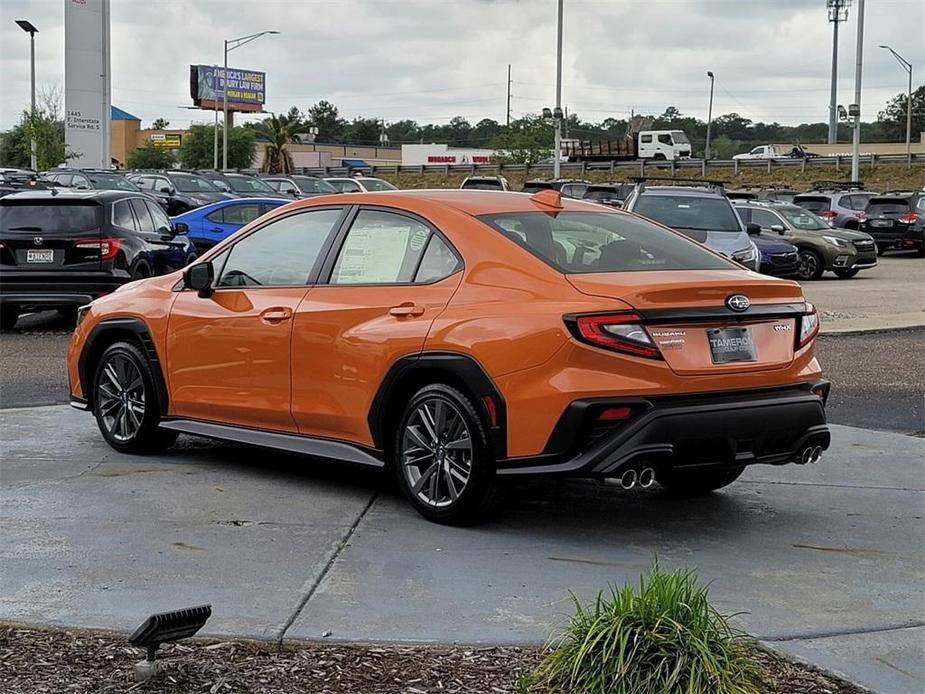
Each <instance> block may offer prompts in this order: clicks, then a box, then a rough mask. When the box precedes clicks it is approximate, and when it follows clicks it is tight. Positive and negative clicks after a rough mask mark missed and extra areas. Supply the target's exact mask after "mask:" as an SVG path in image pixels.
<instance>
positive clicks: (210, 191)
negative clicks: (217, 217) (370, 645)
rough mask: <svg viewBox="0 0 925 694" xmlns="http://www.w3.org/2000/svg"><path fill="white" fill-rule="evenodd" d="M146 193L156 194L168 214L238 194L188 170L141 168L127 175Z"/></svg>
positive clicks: (188, 209)
mask: <svg viewBox="0 0 925 694" xmlns="http://www.w3.org/2000/svg"><path fill="white" fill-rule="evenodd" d="M127 178H128V180H130V181H131V182H132V183H134V184H135V185H137V186H138V187H139V188H141V190H142V191H143V192H145V193H147V194H148V195H152V196H154V197H155V198H157V200H158V202H160V203H161V206H162V207H163V208H164V209H165V210H167V214H169V215H170V216H171V217H173V216H175V215H178V214H183V213H184V212H189V211H190V210H193V209H195V208H197V207H202V206H203V205H209V204H211V203H213V202H218V201H219V200H228V199H230V198H235V197H238V196H236V195H231V194H230V193H225V192H223V191H222V190H221V189H220V188H218V187H217V186H215V184H213V183H212V182H211V181H209V180H207V179H205V178H203V177H202V176H200V175H199V174H197V173H193V172H191V171H171V170H164V171H140V172H133V173H130V174H129V175H128V176H127Z"/></svg>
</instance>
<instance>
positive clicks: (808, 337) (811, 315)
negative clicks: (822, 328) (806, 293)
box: [797, 304, 819, 349]
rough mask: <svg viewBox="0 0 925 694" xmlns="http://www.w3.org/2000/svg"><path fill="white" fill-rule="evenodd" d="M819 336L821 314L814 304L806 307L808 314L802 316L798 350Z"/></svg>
mask: <svg viewBox="0 0 925 694" xmlns="http://www.w3.org/2000/svg"><path fill="white" fill-rule="evenodd" d="M818 334H819V312H818V311H817V310H816V307H815V306H813V305H812V304H807V305H806V313H805V314H804V315H802V316H800V335H799V337H798V338H797V349H803V348H804V347H805V346H806V345H808V344H809V343H810V342H812V341H813V338H814V337H816V335H818Z"/></svg>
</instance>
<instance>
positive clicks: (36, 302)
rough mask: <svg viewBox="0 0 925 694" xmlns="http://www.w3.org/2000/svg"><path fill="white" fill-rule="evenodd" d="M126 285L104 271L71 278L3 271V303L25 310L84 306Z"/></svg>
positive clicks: (0, 298) (0, 279)
mask: <svg viewBox="0 0 925 694" xmlns="http://www.w3.org/2000/svg"><path fill="white" fill-rule="evenodd" d="M124 282H125V280H124V279H121V278H118V277H114V276H113V275H112V274H109V273H102V272H87V273H70V274H67V275H65V274H63V273H62V274H57V275H40V274H38V273H17V272H3V273H2V274H0V304H7V305H10V304H13V305H16V306H21V307H23V308H58V307H67V306H82V305H83V304H88V303H90V302H91V301H93V300H94V299H96V298H98V297H100V296H103V295H104V294H109V293H110V292H112V291H114V290H115V289H117V288H118V287H120V286H121V285H122V284H124Z"/></svg>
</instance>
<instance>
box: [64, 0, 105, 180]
mask: <svg viewBox="0 0 925 694" xmlns="http://www.w3.org/2000/svg"><path fill="white" fill-rule="evenodd" d="M109 74H110V72H109V0H65V2H64V141H65V143H66V145H67V149H68V151H69V152H70V153H71V154H73V155H74V156H73V157H72V158H71V159H70V160H69V162H68V163H69V164H70V165H72V166H81V167H92V168H106V169H108V168H109V167H110V166H111V164H112V160H111V159H110V133H109V121H110V117H111V113H110V108H111V106H110V104H111V97H110V81H109ZM61 163H62V164H63V163H64V162H61Z"/></svg>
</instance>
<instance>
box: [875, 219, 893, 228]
mask: <svg viewBox="0 0 925 694" xmlns="http://www.w3.org/2000/svg"><path fill="white" fill-rule="evenodd" d="M870 224H871V226H875V227H891V226H893V220H892V219H872V220H870Z"/></svg>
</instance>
